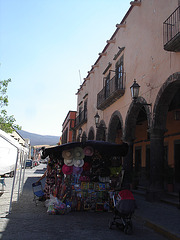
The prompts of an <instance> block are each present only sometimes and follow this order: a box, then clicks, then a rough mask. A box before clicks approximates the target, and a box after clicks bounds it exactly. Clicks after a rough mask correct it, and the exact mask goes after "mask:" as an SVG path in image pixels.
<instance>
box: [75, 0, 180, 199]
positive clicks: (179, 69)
mask: <svg viewBox="0 0 180 240" xmlns="http://www.w3.org/2000/svg"><path fill="white" fill-rule="evenodd" d="M133 84H135V85H133ZM134 87H138V88H134ZM131 93H133V94H136V93H137V94H138V95H133V96H132V95H131ZM77 99H78V100H77V116H76V122H75V128H74V129H75V130H76V137H77V140H83V139H90V140H104V141H110V142H116V143H121V142H122V141H124V142H127V143H128V144H129V152H128V155H127V156H126V157H125V158H124V159H123V163H124V168H125V169H126V170H127V172H128V173H129V179H130V181H133V180H135V179H136V180H137V181H138V185H142V186H144V187H145V188H147V189H148V190H149V192H151V193H152V195H153V197H157V196H158V194H159V192H161V191H162V190H164V189H165V190H167V183H169V181H168V180H169V179H171V182H172V183H173V185H174V191H178V190H179V187H180V175H179V172H180V1H178V0H158V1H157V0H141V1H140V0H135V1H132V2H131V3H130V8H129V10H128V11H127V13H126V14H125V16H124V18H123V19H122V21H121V22H120V23H118V24H117V25H116V30H115V32H114V33H113V35H112V37H111V38H110V39H109V40H107V44H106V45H105V47H104V49H103V50H102V52H101V53H99V57H98V58H97V60H96V62H95V63H94V64H93V65H92V67H91V69H90V71H89V72H88V74H87V76H86V77H85V78H84V82H83V83H82V85H81V86H80V88H79V89H78V91H77ZM94 116H96V117H97V118H96V120H99V123H97V124H96V125H97V126H96V125H95V119H94ZM79 130H80V131H79ZM81 132H82V133H81ZM156 193H157V194H156Z"/></svg>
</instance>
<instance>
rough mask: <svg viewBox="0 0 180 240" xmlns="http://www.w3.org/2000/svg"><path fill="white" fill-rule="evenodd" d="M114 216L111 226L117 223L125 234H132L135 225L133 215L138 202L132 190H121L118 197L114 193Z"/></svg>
mask: <svg viewBox="0 0 180 240" xmlns="http://www.w3.org/2000/svg"><path fill="white" fill-rule="evenodd" d="M113 205H114V206H113V212H114V216H113V218H112V219H110V220H109V228H110V229H112V226H113V225H116V227H118V228H119V229H120V230H122V231H124V233H125V234H132V230H133V225H132V220H131V217H132V215H133V213H134V211H135V208H136V202H135V199H134V196H133V194H132V192H131V191H130V190H128V189H125V190H121V191H120V192H119V193H118V195H117V197H116V195H115V193H113Z"/></svg>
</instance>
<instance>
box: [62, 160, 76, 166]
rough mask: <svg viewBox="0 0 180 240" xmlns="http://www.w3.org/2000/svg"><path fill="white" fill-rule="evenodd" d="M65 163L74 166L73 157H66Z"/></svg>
mask: <svg viewBox="0 0 180 240" xmlns="http://www.w3.org/2000/svg"><path fill="white" fill-rule="evenodd" d="M64 164H66V165H67V166H73V164H74V162H73V159H64Z"/></svg>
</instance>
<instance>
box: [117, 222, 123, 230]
mask: <svg viewBox="0 0 180 240" xmlns="http://www.w3.org/2000/svg"><path fill="white" fill-rule="evenodd" d="M116 226H117V227H118V228H119V229H120V230H121V231H124V224H123V223H118V224H116Z"/></svg>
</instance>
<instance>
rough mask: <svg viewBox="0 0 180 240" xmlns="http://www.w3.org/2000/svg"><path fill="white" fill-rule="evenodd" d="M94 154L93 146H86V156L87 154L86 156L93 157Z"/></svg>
mask: <svg viewBox="0 0 180 240" xmlns="http://www.w3.org/2000/svg"><path fill="white" fill-rule="evenodd" d="M93 153H94V149H93V148H92V147H91V146H86V147H85V148H84V154H85V155H86V156H92V155H93Z"/></svg>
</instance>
